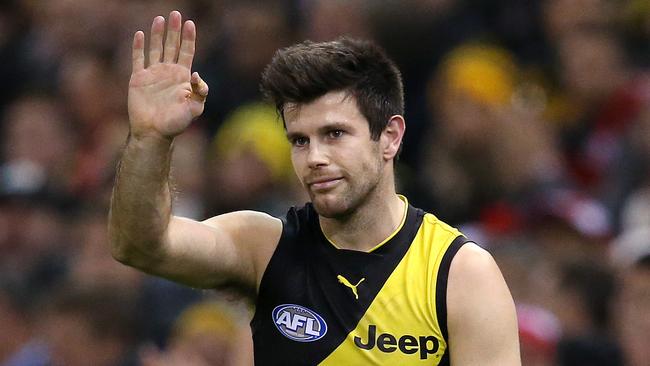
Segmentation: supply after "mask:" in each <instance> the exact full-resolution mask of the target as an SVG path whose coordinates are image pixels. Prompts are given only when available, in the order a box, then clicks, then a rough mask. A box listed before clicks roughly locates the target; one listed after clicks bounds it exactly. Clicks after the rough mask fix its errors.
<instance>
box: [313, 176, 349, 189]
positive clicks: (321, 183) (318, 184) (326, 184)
mask: <svg viewBox="0 0 650 366" xmlns="http://www.w3.org/2000/svg"><path fill="white" fill-rule="evenodd" d="M342 180H343V178H327V179H317V180H314V181H312V182H310V183H308V184H307V186H309V188H311V190H312V191H324V190H328V189H332V188H334V187H335V186H336V185H338V183H339V182H340V181H342Z"/></svg>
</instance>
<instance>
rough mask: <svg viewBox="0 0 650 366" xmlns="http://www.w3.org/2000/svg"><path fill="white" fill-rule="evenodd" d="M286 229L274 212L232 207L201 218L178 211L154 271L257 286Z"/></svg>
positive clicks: (202, 282)
mask: <svg viewBox="0 0 650 366" xmlns="http://www.w3.org/2000/svg"><path fill="white" fill-rule="evenodd" d="M281 233H282V223H281V221H280V220H279V219H276V218H273V217H271V216H269V215H266V214H263V213H259V212H253V211H239V212H232V213H228V214H224V215H220V216H216V217H213V218H211V219H208V220H205V221H202V222H198V221H194V220H190V219H186V218H182V217H175V216H174V217H172V218H171V220H170V223H169V225H168V227H167V232H166V233H165V239H164V241H163V246H162V250H161V252H160V257H159V258H158V260H156V261H154V262H153V263H154V264H153V265H152V266H151V267H150V268H148V269H147V270H148V272H150V273H152V274H156V275H159V276H163V277H166V278H169V279H171V280H174V281H177V282H181V283H184V284H187V285H190V286H193V287H200V288H212V287H216V286H218V285H221V284H224V283H237V284H239V285H244V286H248V287H251V288H254V287H256V286H257V282H258V281H259V279H260V278H261V273H262V272H263V271H264V269H265V268H266V264H267V263H268V260H269V259H270V257H271V255H272V254H273V251H274V250H275V246H276V245H277V242H278V241H279V238H280V235H281Z"/></svg>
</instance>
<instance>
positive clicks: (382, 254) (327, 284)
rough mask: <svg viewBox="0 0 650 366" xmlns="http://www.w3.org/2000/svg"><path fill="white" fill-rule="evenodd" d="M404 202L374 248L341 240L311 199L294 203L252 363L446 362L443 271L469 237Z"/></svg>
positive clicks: (255, 326)
mask: <svg viewBox="0 0 650 366" xmlns="http://www.w3.org/2000/svg"><path fill="white" fill-rule="evenodd" d="M401 198H402V199H403V200H404V201H405V202H406V198H404V197H401ZM406 206H407V210H406V213H405V215H404V218H403V219H402V223H401V224H400V226H399V227H398V229H397V230H396V231H395V232H394V233H393V234H392V235H391V236H390V237H388V238H387V239H386V240H385V241H384V242H382V243H380V244H379V245H377V246H376V247H375V248H373V249H372V250H370V251H369V252H361V251H355V250H346V249H338V248H336V246H335V245H334V244H333V243H331V242H330V241H329V240H328V239H327V238H326V237H325V236H324V234H323V232H322V231H321V228H320V224H319V220H318V214H317V213H316V211H315V210H314V208H313V206H312V205H311V204H310V203H308V204H307V205H305V206H304V207H302V208H300V209H296V208H291V209H290V210H289V211H288V213H287V215H286V217H285V218H284V219H283V230H282V236H281V238H280V241H279V243H278V246H277V248H276V250H275V252H274V254H273V256H272V257H271V260H270V261H269V264H268V266H267V268H266V271H265V273H264V275H263V277H262V281H261V283H260V288H259V294H258V298H257V303H256V309H255V315H254V316H253V319H252V321H251V329H252V332H253V342H254V354H255V364H256V365H447V364H449V355H448V342H447V339H448V337H447V325H446V321H447V309H446V292H447V277H448V273H449V266H450V264H451V260H452V258H453V256H454V255H455V253H456V252H457V251H458V249H460V247H461V246H462V245H463V244H464V243H465V242H466V241H467V240H466V239H465V237H464V236H462V234H461V233H460V232H459V231H458V230H456V229H454V228H452V227H450V226H449V225H447V224H445V223H443V222H442V221H440V220H438V219H437V218H436V217H435V216H433V215H431V214H429V213H425V212H423V211H422V210H420V209H417V208H414V207H412V206H410V205H408V202H406Z"/></svg>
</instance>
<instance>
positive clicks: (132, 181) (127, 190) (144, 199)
mask: <svg viewBox="0 0 650 366" xmlns="http://www.w3.org/2000/svg"><path fill="white" fill-rule="evenodd" d="M171 152H172V140H171V138H170V139H167V138H163V137H158V136H146V137H134V136H129V138H128V141H127V144H126V147H125V149H124V153H123V155H122V159H121V161H120V163H119V165H118V168H117V174H116V178H115V185H114V187H113V195H112V198H111V207H110V213H109V238H110V244H111V250H112V253H113V256H114V257H115V258H116V259H117V260H119V261H121V262H125V263H128V264H130V265H134V266H137V267H141V266H142V265H143V264H141V263H139V262H141V261H142V260H143V259H145V260H155V258H156V253H157V251H159V250H160V245H161V243H162V241H163V238H164V235H165V231H166V229H167V225H168V224H169V220H170V215H171V193H170V189H169V169H170V160H171Z"/></svg>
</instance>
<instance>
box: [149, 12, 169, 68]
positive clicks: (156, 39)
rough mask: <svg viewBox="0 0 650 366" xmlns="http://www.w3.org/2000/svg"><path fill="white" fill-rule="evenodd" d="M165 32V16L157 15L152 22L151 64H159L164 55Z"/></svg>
mask: <svg viewBox="0 0 650 366" xmlns="http://www.w3.org/2000/svg"><path fill="white" fill-rule="evenodd" d="M163 33H165V18H163V17H161V16H157V17H155V18H154V19H153V23H151V39H150V40H149V42H150V44H149V65H153V64H157V63H159V62H160V56H161V55H162V51H163V45H162V39H163Z"/></svg>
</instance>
